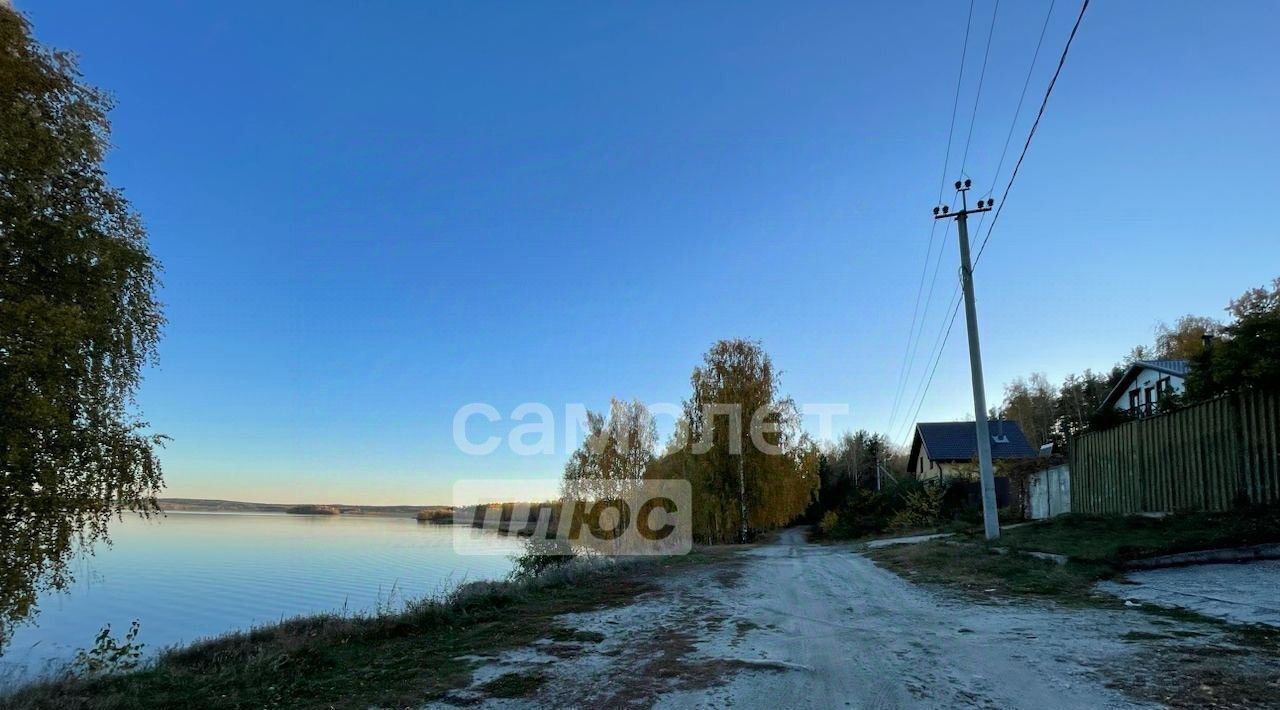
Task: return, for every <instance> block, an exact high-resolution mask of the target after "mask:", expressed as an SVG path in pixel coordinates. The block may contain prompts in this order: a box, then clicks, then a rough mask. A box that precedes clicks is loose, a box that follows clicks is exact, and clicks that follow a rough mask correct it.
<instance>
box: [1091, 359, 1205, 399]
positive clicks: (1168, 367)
mask: <svg viewBox="0 0 1280 710" xmlns="http://www.w3.org/2000/svg"><path fill="white" fill-rule="evenodd" d="M1143 370H1155V371H1156V372H1162V373H1164V374H1166V375H1172V376H1173V377H1182V378H1185V377H1186V376H1187V373H1189V372H1191V363H1189V362H1187V361H1186V360H1135V361H1134V362H1133V364H1131V365H1129V369H1127V370H1125V371H1124V377H1121V378H1120V381H1119V382H1117V383H1116V386H1115V387H1112V388H1111V391H1110V392H1109V393H1107V398H1106V399H1104V400H1102V406H1101V407H1099V408H1098V409H1099V411H1101V410H1105V409H1110V408H1111V407H1114V406H1115V404H1116V402H1117V401H1119V399H1120V395H1122V394H1124V393H1125V392H1126V391H1127V390H1128V389H1129V385H1131V384H1133V381H1134V379H1135V378H1137V376H1138V373H1140V372H1142V371H1143Z"/></svg>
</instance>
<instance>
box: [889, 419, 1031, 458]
mask: <svg viewBox="0 0 1280 710" xmlns="http://www.w3.org/2000/svg"><path fill="white" fill-rule="evenodd" d="M988 426H989V427H990V428H991V438H992V441H991V458H992V459H993V460H995V459H1027V458H1034V457H1035V455H1036V450H1035V449H1033V448H1032V447H1031V444H1029V443H1027V437H1026V435H1025V434H1023V433H1022V428H1021V427H1019V426H1018V423H1017V422H1013V421H1009V420H1007V419H1005V420H997V419H992V420H991V421H990V422H989V423H988ZM921 447H923V448H924V451H925V453H926V454H928V456H929V460H931V461H972V460H973V459H975V458H977V456H978V426H977V424H976V423H974V422H920V423H919V424H916V434H915V438H914V439H913V440H912V441H911V458H910V459H909V461H908V470H910V471H916V470H917V467H916V461H917V460H918V459H919V457H920V449H921Z"/></svg>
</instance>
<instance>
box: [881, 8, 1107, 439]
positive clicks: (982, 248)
mask: <svg viewBox="0 0 1280 710" xmlns="http://www.w3.org/2000/svg"><path fill="white" fill-rule="evenodd" d="M1088 9H1089V0H1084V2H1083V4H1081V6H1080V14H1079V15H1078V16H1077V17H1076V22H1075V25H1073V26H1072V28H1071V34H1070V35H1068V37H1067V43H1066V45H1065V46H1064V47H1063V48H1062V56H1061V57H1059V59H1058V66H1057V69H1055V70H1054V72H1053V78H1052V79H1050V81H1049V86H1048V87H1047V88H1046V89H1045V93H1044V99H1043V100H1042V101H1041V102H1040V110H1039V111H1038V112H1037V113H1036V120H1035V122H1034V123H1032V125H1031V130H1030V131H1029V132H1028V133H1027V140H1026V142H1025V143H1023V146H1022V153H1021V154H1020V155H1019V156H1018V162H1017V163H1015V164H1014V166H1013V172H1012V173H1011V174H1010V175H1009V182H1008V183H1007V184H1006V185H1005V189H1004V194H1003V195H1002V196H1001V198H1000V204H999V205H997V207H996V210H995V214H994V215H993V216H992V218H991V225H990V226H989V227H988V228H987V234H986V236H985V237H984V238H983V240H982V245H981V246H980V247H979V248H978V253H977V255H976V256H975V257H974V262H973V268H975V269H976V268H977V264H978V260H979V259H981V258H982V253H983V251H985V250H986V248H987V242H988V241H990V239H991V233H992V232H993V231H994V230H995V227H996V222H997V221H998V220H999V218H1000V212H1001V211H1002V210H1003V209H1004V204H1005V201H1006V200H1007V199H1008V197H1009V191H1010V190H1011V189H1012V188H1013V181H1014V180H1015V179H1016V178H1017V177H1018V169H1019V168H1020V167H1021V166H1022V161H1023V160H1024V159H1025V158H1026V157H1027V150H1028V149H1029V148H1030V147H1031V139H1032V138H1033V137H1035V134H1036V129H1037V128H1038V127H1039V126H1040V119H1041V118H1043V117H1044V112H1045V107H1046V106H1047V105H1048V104H1049V96H1050V95H1052V94H1053V87H1054V85H1055V84H1057V82H1058V76H1059V75H1060V74H1061V73H1062V67H1063V65H1064V64H1065V63H1066V61H1067V53H1068V52H1069V51H1070V50H1071V43H1072V42H1073V41H1074V40H1075V37H1076V32H1077V31H1078V30H1079V29H1080V22H1081V20H1083V19H1084V13H1085V11H1086V10H1088ZM1052 13H1053V4H1052V3H1050V6H1049V14H1047V15H1046V16H1045V25H1044V27H1046V28H1047V27H1048V23H1049V15H1051V14H1052ZM1044 31H1045V30H1044V28H1041V30H1040V42H1043V41H1044ZM1039 54H1040V43H1037V44H1036V51H1035V55H1034V56H1033V57H1032V60H1031V62H1032V63H1031V69H1030V70H1028V76H1027V83H1029V82H1030V75H1031V71H1033V70H1034V69H1035V62H1036V57H1038V56H1039ZM1025 92H1026V88H1025V86H1024V88H1023V93H1024V94H1025ZM1021 107H1022V98H1019V99H1018V111H1020V110H1021ZM1014 122H1015V124H1016V122H1017V112H1015V114H1014ZM1010 133H1012V128H1011V129H1010ZM1005 142H1006V147H1007V144H1008V140H1007V139H1006V141H1005ZM1001 163H1003V157H1002V158H1001ZM997 172H998V169H997ZM978 228H979V229H981V228H982V227H981V223H979V227H978ZM956 290H957V292H958V291H959V287H957V289H956ZM959 313H960V301H959V300H957V301H956V303H955V306H954V307H953V308H952V311H951V318H950V321H949V322H948V323H947V328H946V331H945V333H943V334H942V338H941V342H940V344H939V346H938V348H937V352H936V355H935V356H934V360H933V366H932V368H931V369H930V371H929V376H928V379H927V380H926V381H925V384H924V387H923V392H922V393H921V395H920V399H919V401H918V402H917V404H916V408H915V412H914V413H913V414H912V416H911V418H910V419H908V420H907V424H908V425H909V424H910V422H911V421H913V420H915V418H916V417H918V416H919V415H920V409H921V407H922V406H923V405H924V400H925V398H926V397H928V395H929V388H930V387H931V386H932V384H933V376H934V374H935V373H936V372H937V370H938V363H939V362H941V360H942V353H943V351H945V350H946V347H947V341H948V340H949V339H950V338H951V329H952V327H953V326H954V325H955V321H956V316H957V315H959ZM912 401H915V399H914V398H913V399H912ZM908 406H910V405H908ZM905 429H906V432H910V428H909V426H907V427H905Z"/></svg>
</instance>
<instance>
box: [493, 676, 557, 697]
mask: <svg viewBox="0 0 1280 710" xmlns="http://www.w3.org/2000/svg"><path fill="white" fill-rule="evenodd" d="M546 682H547V676H546V674H545V673H541V672H538V671H530V672H528V673H507V674H505V675H500V676H498V677H497V678H494V679H493V680H491V681H489V682H488V683H485V684H483V685H481V686H480V690H483V691H484V692H486V693H488V694H489V695H491V696H493V697H495V698H527V697H529V696H530V695H533V694H534V693H536V692H538V689H539V688H541V687H542V686H543V684H544V683H546Z"/></svg>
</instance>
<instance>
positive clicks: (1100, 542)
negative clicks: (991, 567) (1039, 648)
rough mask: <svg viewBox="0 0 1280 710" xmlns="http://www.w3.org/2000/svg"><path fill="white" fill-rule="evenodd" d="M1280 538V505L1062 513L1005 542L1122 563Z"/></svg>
mask: <svg viewBox="0 0 1280 710" xmlns="http://www.w3.org/2000/svg"><path fill="white" fill-rule="evenodd" d="M1273 542H1280V509H1275V508H1272V509H1254V510H1247V511H1238V512H1233V513H1180V514H1176V515H1169V516H1166V517H1163V518H1148V517H1143V516H1119V515H1111V516H1100V515H1063V516H1061V517H1058V518H1054V519H1053V520H1051V521H1048V522H1044V523H1038V524H1035V525H1027V526H1023V527H1018V528H1014V529H1012V530H1006V531H1004V532H1002V533H1001V537H1000V544H1001V545H1002V546H1005V547H1009V548H1010V549H1015V550H1035V551H1039V552H1053V553H1057V554H1062V555H1068V556H1069V557H1072V558H1074V559H1077V560H1084V561H1090V562H1104V563H1107V564H1112V565H1119V564H1122V563H1124V562H1127V561H1130V560H1136V559H1141V558H1144V557H1155V556H1159V555H1171V554H1176V553H1179V552H1196V551H1199V550H1211V549H1215V548H1223V547H1241V546H1245V545H1259V544H1263V543H1273Z"/></svg>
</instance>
